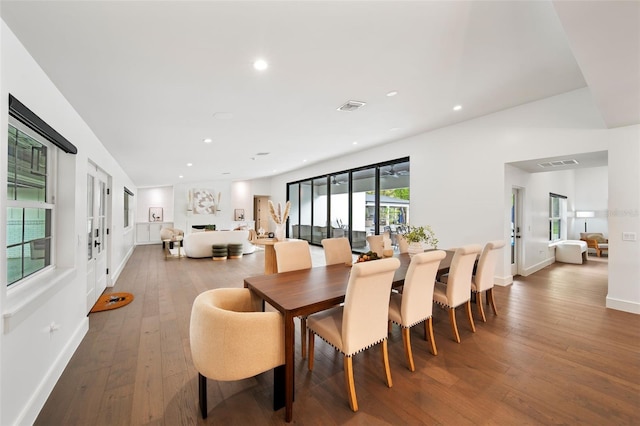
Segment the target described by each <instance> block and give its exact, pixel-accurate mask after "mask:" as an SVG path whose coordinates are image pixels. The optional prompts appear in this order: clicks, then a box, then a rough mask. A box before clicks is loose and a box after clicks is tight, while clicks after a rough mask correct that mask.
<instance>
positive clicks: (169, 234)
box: [160, 227, 184, 248]
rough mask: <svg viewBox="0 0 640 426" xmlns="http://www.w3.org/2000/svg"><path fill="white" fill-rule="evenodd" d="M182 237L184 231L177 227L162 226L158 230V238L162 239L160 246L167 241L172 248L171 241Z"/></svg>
mask: <svg viewBox="0 0 640 426" xmlns="http://www.w3.org/2000/svg"><path fill="white" fill-rule="evenodd" d="M183 238H184V231H183V230H182V229H178V228H168V227H165V228H162V229H161V230H160V239H161V240H162V248H164V246H165V243H166V242H167V241H169V244H170V246H171V247H170V248H173V242H175V241H179V240H182V239H183Z"/></svg>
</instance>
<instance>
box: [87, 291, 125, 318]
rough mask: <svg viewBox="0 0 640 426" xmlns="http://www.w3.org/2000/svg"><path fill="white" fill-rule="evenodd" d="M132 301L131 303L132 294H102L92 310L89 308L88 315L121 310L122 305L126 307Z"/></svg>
mask: <svg viewBox="0 0 640 426" xmlns="http://www.w3.org/2000/svg"><path fill="white" fill-rule="evenodd" d="M132 301H133V294H131V293H109V294H103V295H102V296H100V298H99V299H98V301H97V302H96V304H95V305H93V308H91V312H90V313H93V312H101V311H108V310H110V309H116V308H121V307H122V306H124V305H128V304H129V303H131V302H132Z"/></svg>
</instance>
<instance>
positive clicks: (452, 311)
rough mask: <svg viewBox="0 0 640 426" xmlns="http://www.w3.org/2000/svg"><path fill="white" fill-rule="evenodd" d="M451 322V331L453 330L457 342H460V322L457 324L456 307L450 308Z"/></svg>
mask: <svg viewBox="0 0 640 426" xmlns="http://www.w3.org/2000/svg"><path fill="white" fill-rule="evenodd" d="M449 322H450V323H451V331H453V340H455V341H456V343H460V334H459V333H458V324H456V308H449Z"/></svg>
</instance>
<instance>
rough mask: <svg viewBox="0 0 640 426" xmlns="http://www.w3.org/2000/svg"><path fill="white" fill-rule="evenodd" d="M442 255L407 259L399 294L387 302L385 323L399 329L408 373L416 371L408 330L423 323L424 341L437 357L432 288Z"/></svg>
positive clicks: (440, 251) (393, 295)
mask: <svg viewBox="0 0 640 426" xmlns="http://www.w3.org/2000/svg"><path fill="white" fill-rule="evenodd" d="M445 256H446V253H445V252H444V251H442V250H434V251H429V252H426V253H419V254H416V255H415V256H413V258H411V263H410V264H409V269H408V270H407V275H406V277H405V279H404V290H403V292H402V294H397V293H394V294H392V295H391V300H390V302H389V321H391V322H394V323H396V324H398V325H399V326H400V327H402V341H403V342H404V354H405V357H406V358H407V365H408V367H409V370H411V371H416V368H415V365H414V363H413V352H412V350H411V337H410V336H411V327H412V326H414V325H416V324H419V323H421V322H423V321H424V334H425V335H424V338H425V340H428V341H429V342H430V343H431V353H432V354H434V355H437V354H438V350H437V349H436V341H435V339H434V336H433V318H432V317H431V316H432V314H433V287H434V284H435V281H436V274H437V272H438V266H440V261H441V260H442V259H444V258H445Z"/></svg>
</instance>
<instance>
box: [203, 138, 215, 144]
mask: <svg viewBox="0 0 640 426" xmlns="http://www.w3.org/2000/svg"><path fill="white" fill-rule="evenodd" d="M202 142H204V143H211V142H213V139H211V138H205V139H202Z"/></svg>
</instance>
